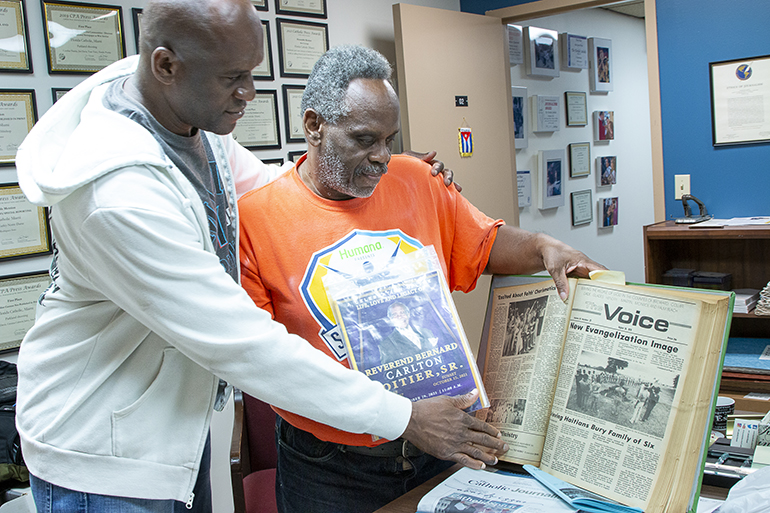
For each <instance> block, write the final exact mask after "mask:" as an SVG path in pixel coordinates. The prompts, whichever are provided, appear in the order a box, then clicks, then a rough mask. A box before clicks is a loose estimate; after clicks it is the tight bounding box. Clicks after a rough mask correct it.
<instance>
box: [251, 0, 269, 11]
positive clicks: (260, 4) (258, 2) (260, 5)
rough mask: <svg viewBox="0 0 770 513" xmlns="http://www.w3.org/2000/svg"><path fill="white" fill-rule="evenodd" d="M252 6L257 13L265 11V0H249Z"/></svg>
mask: <svg viewBox="0 0 770 513" xmlns="http://www.w3.org/2000/svg"><path fill="white" fill-rule="evenodd" d="M251 3H252V5H254V8H255V9H256V10H258V11H267V9H268V7H267V0H251Z"/></svg>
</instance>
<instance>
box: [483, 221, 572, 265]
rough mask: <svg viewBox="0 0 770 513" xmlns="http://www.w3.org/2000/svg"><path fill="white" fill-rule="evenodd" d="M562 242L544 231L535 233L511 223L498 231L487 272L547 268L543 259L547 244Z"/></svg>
mask: <svg viewBox="0 0 770 513" xmlns="http://www.w3.org/2000/svg"><path fill="white" fill-rule="evenodd" d="M554 243H556V244H560V243H559V242H558V241H557V240H556V239H554V238H553V237H550V236H548V235H545V234H542V233H534V232H530V231H527V230H523V229H521V228H516V227H514V226H510V225H503V226H500V228H499V229H498V231H497V237H496V238H495V243H494V244H493V246H492V251H491V252H490V254H489V261H488V262H487V267H486V269H485V272H486V273H488V274H532V273H536V272H540V271H544V270H545V269H546V266H545V263H544V261H543V254H544V247H545V246H546V245H547V244H554Z"/></svg>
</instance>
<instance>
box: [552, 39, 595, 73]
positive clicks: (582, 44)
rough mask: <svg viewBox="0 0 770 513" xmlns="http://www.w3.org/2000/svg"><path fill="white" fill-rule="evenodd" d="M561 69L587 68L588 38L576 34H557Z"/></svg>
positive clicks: (577, 69)
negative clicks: (559, 43)
mask: <svg viewBox="0 0 770 513" xmlns="http://www.w3.org/2000/svg"><path fill="white" fill-rule="evenodd" d="M559 39H560V40H561V67H562V69H568V70H574V71H580V70H581V69H588V38H587V37H585V36H578V35H576V34H567V33H564V34H559Z"/></svg>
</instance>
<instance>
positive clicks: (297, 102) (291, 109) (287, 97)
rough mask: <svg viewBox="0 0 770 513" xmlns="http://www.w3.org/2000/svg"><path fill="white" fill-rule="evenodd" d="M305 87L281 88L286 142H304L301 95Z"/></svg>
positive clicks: (291, 86) (288, 86) (285, 86)
mask: <svg viewBox="0 0 770 513" xmlns="http://www.w3.org/2000/svg"><path fill="white" fill-rule="evenodd" d="M304 92H305V86H302V85H284V86H283V119H284V120H285V122H286V142H287V143H291V142H305V130H304V129H303V128H302V114H303V112H302V108H301V104H302V93H304Z"/></svg>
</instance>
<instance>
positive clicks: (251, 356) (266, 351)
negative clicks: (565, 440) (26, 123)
mask: <svg viewBox="0 0 770 513" xmlns="http://www.w3.org/2000/svg"><path fill="white" fill-rule="evenodd" d="M142 23H143V25H142V40H141V50H140V55H139V58H138V59H137V58H129V59H125V60H123V61H119V62H117V63H115V64H113V65H112V66H110V67H108V68H106V69H104V70H102V71H101V72H99V73H97V74H96V75H94V76H92V77H90V78H89V79H87V80H85V81H84V82H83V83H82V84H80V85H79V86H78V87H76V88H74V89H73V90H72V91H71V92H69V93H68V94H67V95H66V96H65V97H64V98H62V99H61V100H59V101H58V102H57V103H56V104H55V105H54V106H53V107H52V108H51V109H50V110H49V111H48V113H46V115H45V116H43V117H42V119H41V120H40V121H39V122H38V123H37V124H36V126H35V127H34V128H33V130H32V131H31V132H30V134H29V136H28V137H27V139H26V140H25V141H24V143H23V144H22V146H21V147H20V149H19V151H18V154H17V170H18V176H19V183H20V185H21V187H22V189H23V190H24V193H25V194H26V195H27V197H28V198H29V200H30V201H32V202H33V203H35V204H37V205H47V206H49V207H50V215H51V226H52V230H53V234H54V239H55V251H54V260H53V264H52V269H51V275H52V278H53V283H52V285H51V287H50V288H49V289H48V290H47V291H46V292H45V293H44V294H43V295H42V296H41V299H40V301H39V305H38V312H37V321H36V323H35V326H34V327H33V328H32V329H31V330H30V331H29V333H28V334H27V336H26V338H25V340H24V342H23V343H22V346H21V349H20V352H19V359H18V368H19V391H18V409H17V426H18V429H19V433H20V434H21V439H22V448H23V453H24V457H25V461H26V463H27V465H28V467H29V470H30V474H31V475H32V477H31V481H32V491H33V495H34V497H35V501H36V503H37V505H38V508H39V509H40V511H49V512H57V511H74V510H78V511H85V512H88V511H105V510H109V511H131V512H133V511H143V512H145V511H147V512H149V511H176V510H180V511H182V510H184V508H185V507H187V509H188V510H189V509H194V510H195V511H208V510H210V509H211V503H210V491H209V488H210V486H209V483H208V459H207V458H208V457H207V455H206V451H205V450H204V449H205V448H207V447H208V441H207V440H208V433H209V423H210V420H211V414H212V409H213V408H214V407H215V406H216V405H217V404H218V403H221V402H222V399H223V398H224V397H225V394H224V393H223V390H222V389H223V386H222V384H223V381H222V380H226V381H227V382H229V383H233V384H235V385H236V386H238V387H240V388H242V389H243V390H244V391H245V392H246V393H248V394H251V395H254V396H257V397H260V398H261V399H263V400H265V401H267V402H269V403H271V404H274V405H276V406H278V407H280V408H282V409H285V410H288V411H292V412H296V413H298V414H300V415H303V416H306V417H308V418H312V419H314V420H316V421H318V422H322V423H324V424H328V425H331V426H334V427H337V428H339V429H344V430H346V431H350V432H357V433H368V434H372V435H375V436H380V437H384V438H388V439H396V438H398V437H404V438H406V439H408V440H410V441H411V442H413V443H414V444H415V445H416V446H418V447H420V448H421V449H423V450H425V451H426V452H429V453H431V454H433V455H435V456H437V457H439V458H443V459H446V460H452V461H457V462H460V463H462V464H465V465H468V466H471V467H475V468H481V467H483V466H484V464H485V463H486V464H490V463H494V462H496V456H495V455H496V454H498V453H501V452H502V451H504V450H505V449H506V447H505V445H504V444H503V443H502V442H501V441H500V440H499V438H498V437H497V435H498V432H497V430H495V429H494V428H492V427H491V426H489V425H488V424H486V423H483V422H481V421H479V420H477V419H475V418H473V417H471V416H469V415H467V414H465V413H464V412H463V411H462V408H465V407H468V406H470V405H471V404H472V403H473V401H474V400H475V397H474V396H470V397H463V398H453V399H448V398H434V399H429V400H425V401H420V402H418V403H414V404H412V403H411V402H410V401H408V400H407V399H405V398H403V397H400V396H397V395H395V394H392V393H389V392H386V391H385V390H384V389H383V388H382V386H381V385H380V384H379V383H376V382H372V381H370V380H369V379H368V378H366V377H365V376H364V375H363V374H361V373H358V372H355V371H350V370H347V369H345V368H343V367H342V366H340V365H338V364H337V363H336V362H333V361H332V360H331V359H329V358H328V357H326V356H324V355H323V354H322V353H320V352H319V351H317V350H315V349H313V348H312V347H311V346H310V344H308V343H307V342H306V341H305V340H303V339H301V338H299V337H296V336H293V335H289V334H288V333H287V332H286V330H285V328H284V327H283V326H282V325H280V324H278V323H275V322H273V321H272V320H271V319H270V314H268V313H267V312H265V311H262V310H260V309H259V308H257V307H256V306H255V305H254V303H253V302H252V300H251V299H250V298H249V297H248V295H247V294H246V293H245V292H244V291H243V289H242V288H241V287H240V286H239V284H238V281H239V274H238V273H239V270H238V253H237V251H238V250H237V248H238V234H237V228H238V221H237V210H236V198H237V196H238V195H239V193H243V192H245V191H246V190H248V189H251V188H253V187H256V186H259V185H261V184H264V183H266V182H267V181H268V180H269V179H270V178H272V175H274V174H275V172H274V171H273V172H271V170H270V169H268V168H267V167H266V166H264V165H263V164H261V163H260V162H259V161H258V160H257V159H256V158H255V157H254V156H253V155H252V154H251V153H250V152H248V151H246V150H245V149H243V148H241V147H239V146H238V145H237V144H236V143H235V142H234V140H233V139H232V137H230V136H228V135H226V134H229V133H230V132H231V131H232V130H233V128H234V127H235V124H236V122H237V120H238V119H239V118H240V117H241V116H242V115H243V111H244V109H245V107H246V104H247V102H248V101H250V100H251V99H252V98H253V97H254V85H253V81H252V78H251V70H252V69H253V68H254V67H255V66H256V65H257V64H258V63H259V62H260V61H261V60H262V56H263V49H262V32H261V30H262V28H261V23H260V21H259V18H258V17H257V14H256V11H255V9H254V7H253V5H252V4H251V3H250V2H249V1H248V0H156V1H151V2H150V3H149V5H148V6H147V7H146V8H145V11H144V16H143V19H142ZM296 222H298V223H301V222H302V220H301V219H298V220H297V221H296ZM276 347H280V348H281V351H276V350H275V348H276ZM220 378H221V379H220ZM446 426H450V427H449V428H447V427H446Z"/></svg>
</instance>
